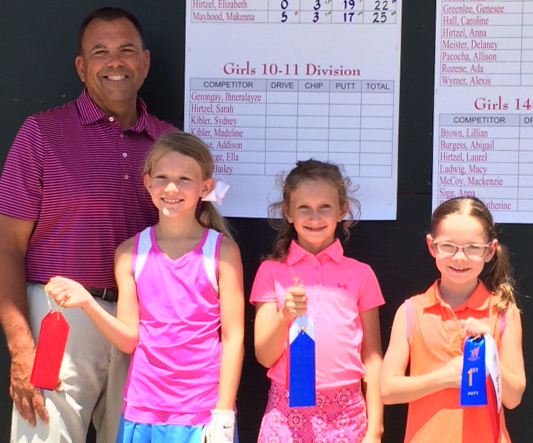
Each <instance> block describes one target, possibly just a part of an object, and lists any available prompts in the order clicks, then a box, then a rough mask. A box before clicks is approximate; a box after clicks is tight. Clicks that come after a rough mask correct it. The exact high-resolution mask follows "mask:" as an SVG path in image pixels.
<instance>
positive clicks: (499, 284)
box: [430, 197, 516, 313]
mask: <svg viewBox="0 0 533 443" xmlns="http://www.w3.org/2000/svg"><path fill="white" fill-rule="evenodd" d="M452 214H464V215H469V216H470V217H474V218H475V219H476V220H477V221H478V222H479V223H480V224H481V226H483V229H484V231H485V233H486V234H487V237H488V241H489V242H491V241H492V240H494V239H495V238H496V225H495V224H494V221H493V219H492V215H491V213H490V211H489V210H488V209H487V207H486V206H485V205H484V204H483V202H482V201H481V200H479V199H478V198H476V197H456V198H452V199H450V200H447V201H445V202H444V203H442V204H441V205H439V207H438V208H437V209H435V212H433V215H432V216H431V225H430V229H431V235H432V236H433V237H435V236H436V234H437V230H438V227H439V224H440V223H441V222H442V221H443V220H444V219H445V218H446V217H448V216H449V215H452ZM491 263H492V266H491V268H490V271H489V272H488V274H487V275H486V277H485V278H484V279H483V283H485V286H486V287H487V288H488V289H489V290H490V291H491V292H493V293H494V294H497V295H498V296H499V301H498V303H497V304H496V306H495V309H496V311H498V312H499V313H504V312H505V311H506V310H507V308H508V307H509V306H510V305H516V300H515V296H514V293H515V283H514V279H513V269H512V267H511V263H510V261H509V252H508V250H507V248H506V247H505V246H503V245H502V244H501V243H499V242H498V246H497V248H496V253H495V254H494V257H493V259H492V260H491Z"/></svg>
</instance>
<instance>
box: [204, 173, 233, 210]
mask: <svg viewBox="0 0 533 443" xmlns="http://www.w3.org/2000/svg"><path fill="white" fill-rule="evenodd" d="M215 180H216V181H215V186H214V187H213V189H211V192H210V193H209V194H207V195H206V196H205V197H203V198H202V199H201V200H202V201H204V202H213V203H216V204H217V205H222V199H223V198H224V197H225V195H226V192H228V189H229V185H228V184H227V183H225V182H223V181H222V180H220V179H215Z"/></svg>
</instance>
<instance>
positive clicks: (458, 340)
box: [381, 197, 526, 443]
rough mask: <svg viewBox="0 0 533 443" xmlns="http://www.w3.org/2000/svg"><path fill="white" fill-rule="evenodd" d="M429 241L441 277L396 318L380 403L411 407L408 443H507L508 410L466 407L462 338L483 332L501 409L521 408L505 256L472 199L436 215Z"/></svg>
mask: <svg viewBox="0 0 533 443" xmlns="http://www.w3.org/2000/svg"><path fill="white" fill-rule="evenodd" d="M426 242H427V246H428V249H429V252H430V254H431V255H432V256H433V257H434V258H435V261H436V265H437V268H438V270H439V271H440V273H441V278H440V279H439V280H437V281H436V282H435V283H434V284H433V285H432V286H431V287H430V288H429V289H428V290H427V291H426V292H425V293H424V294H421V295H417V296H414V297H411V298H410V299H409V300H407V301H406V302H405V303H404V304H403V305H402V306H400V308H399V309H398V311H397V313H396V317H395V319H394V324H393V327H392V332H391V338H390V343H389V348H388V350H387V353H386V355H385V358H384V362H383V372H382V379H381V394H382V398H383V401H384V402H385V403H386V404H394V403H409V412H408V415H407V429H406V433H405V440H404V441H405V442H418V443H422V442H439V443H478V442H483V443H493V442H494V443H509V442H510V441H511V440H510V439H509V434H508V432H507V429H506V426H505V419H504V415H503V408H500V410H499V411H498V409H497V407H495V404H492V405H491V404H489V405H487V406H467V407H462V406H461V405H460V397H459V394H460V390H459V388H460V386H461V373H462V367H463V343H464V338H465V336H477V335H481V334H490V335H492V337H493V338H494V341H495V342H496V347H497V349H498V352H499V360H500V361H499V368H500V372H501V380H502V396H501V400H502V403H503V405H504V406H505V407H507V408H514V407H516V406H517V405H518V404H519V403H520V400H521V398H522V393H523V392H524V388H525V383H526V378H525V371H524V359H523V355H522V327H521V323H520V312H519V310H518V309H517V307H516V304H515V299H514V294H513V292H514V290H513V280H512V277H511V266H510V263H509V258H508V253H507V250H506V249H505V248H504V247H503V246H502V245H501V244H500V243H499V242H498V240H497V239H496V228H495V225H494V223H493V220H492V216H491V214H490V212H489V210H488V209H487V208H486V207H485V205H484V204H483V203H482V202H481V201H480V200H478V199H477V198H467V197H459V198H454V199H451V200H448V201H446V202H445V203H443V204H441V205H440V206H439V207H438V208H437V209H436V210H435V212H434V213H433V216H432V219H431V231H430V234H428V235H427V236H426ZM482 273H483V276H482ZM408 365H410V374H409V376H406V375H405V371H406V369H407V366H408Z"/></svg>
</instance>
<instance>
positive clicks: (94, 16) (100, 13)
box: [78, 6, 145, 54]
mask: <svg viewBox="0 0 533 443" xmlns="http://www.w3.org/2000/svg"><path fill="white" fill-rule="evenodd" d="M119 18H125V19H127V20H129V21H130V22H131V23H132V24H133V26H135V29H137V32H138V33H139V36H140V37H141V43H142V48H143V49H144V48H145V45H144V34H143V30H142V26H141V22H139V20H138V19H137V17H135V16H134V15H133V14H132V13H131V12H129V11H126V10H125V9H122V8H114V7H110V6H108V7H105V8H100V9H97V10H96V11H93V12H91V13H90V14H89V15H88V16H87V17H85V19H84V20H83V22H82V24H81V26H80V31H79V33H78V46H79V48H80V54H81V53H82V46H81V43H82V40H83V35H84V34H85V30H86V29H87V26H89V24H90V23H91V22H92V21H94V20H105V21H106V22H112V21H113V20H117V19H119Z"/></svg>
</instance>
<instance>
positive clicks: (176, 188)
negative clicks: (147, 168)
mask: <svg viewBox="0 0 533 443" xmlns="http://www.w3.org/2000/svg"><path fill="white" fill-rule="evenodd" d="M213 181H214V180H213V179H207V180H205V179H204V178H203V174H202V169H201V168H200V166H199V165H198V163H196V161H195V160H194V159H192V158H191V157H188V156H186V155H183V154H180V153H179V152H168V153H166V154H164V155H163V156H162V157H161V158H159V159H158V160H157V161H156V162H155V163H154V165H153V166H152V169H151V173H150V175H148V174H145V176H144V185H145V186H146V189H147V190H148V192H149V193H150V195H151V197H152V202H153V203H154V205H155V206H156V208H157V209H158V210H159V211H160V212H161V213H163V214H164V215H165V216H167V217H175V216H177V215H180V214H183V213H186V212H189V211H195V210H196V205H197V203H198V200H199V199H200V198H201V197H205V196H206V195H207V193H208V192H209V191H210V189H211V188H212V187H213Z"/></svg>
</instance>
